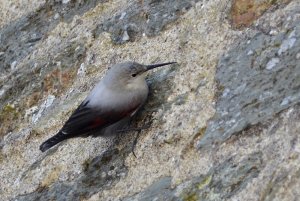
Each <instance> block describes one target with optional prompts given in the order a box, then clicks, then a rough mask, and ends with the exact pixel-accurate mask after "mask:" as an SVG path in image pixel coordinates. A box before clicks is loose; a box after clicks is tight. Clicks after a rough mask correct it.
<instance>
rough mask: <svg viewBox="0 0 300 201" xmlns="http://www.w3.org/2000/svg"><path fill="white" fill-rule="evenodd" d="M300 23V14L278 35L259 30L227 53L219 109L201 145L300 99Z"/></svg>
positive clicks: (222, 67) (223, 60)
mask: <svg viewBox="0 0 300 201" xmlns="http://www.w3.org/2000/svg"><path fill="white" fill-rule="evenodd" d="M299 24H300V20H299V19H298V20H296V21H294V22H293V23H287V24H286V29H284V30H283V31H282V32H280V33H278V34H277V35H275V36H272V35H265V34H264V33H258V34H256V35H255V36H254V37H253V38H248V39H247V41H250V42H247V41H245V42H241V43H238V44H235V46H234V47H233V48H232V49H231V50H230V51H229V52H227V53H226V54H225V55H224V56H222V58H221V59H220V61H219V64H218V67H217V73H216V79H217V83H218V89H219V91H218V99H217V106H216V114H215V117H214V118H213V120H212V121H211V122H210V123H209V125H208V128H207V130H206V133H205V136H204V138H202V139H201V140H200V141H199V142H198V147H199V148H203V147H210V146H211V145H212V144H215V145H217V144H219V143H222V142H224V141H226V140H228V139H229V138H230V137H231V136H232V135H238V134H239V132H240V131H242V130H243V129H245V128H247V127H249V126H252V125H255V124H257V123H259V122H262V121H265V120H267V119H270V118H272V117H273V116H274V115H276V114H277V113H279V112H281V111H283V110H284V109H286V108H288V107H290V106H292V105H295V104H297V103H299V102H300V91H299V89H300V79H299V78H300V63H299V61H298V60H297V59H295V58H296V55H297V53H298V52H299V51H300V26H299ZM284 25H285V24H284ZM249 51H254V54H251V55H249V54H248V53H249Z"/></svg>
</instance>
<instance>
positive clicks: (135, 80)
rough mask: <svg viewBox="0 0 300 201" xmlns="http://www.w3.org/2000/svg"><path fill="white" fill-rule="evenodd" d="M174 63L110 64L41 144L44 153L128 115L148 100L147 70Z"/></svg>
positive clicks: (130, 115)
mask: <svg viewBox="0 0 300 201" xmlns="http://www.w3.org/2000/svg"><path fill="white" fill-rule="evenodd" d="M175 63H176V62H167V63H159V64H152V65H143V64H139V63H137V62H133V61H128V62H124V63H118V64H115V65H113V66H112V67H111V68H110V69H109V70H108V71H107V73H106V74H105V76H104V77H103V78H102V79H101V80H100V82H99V83H98V84H96V85H95V87H94V88H93V89H92V90H91V92H90V93H89V95H88V96H87V97H86V98H85V99H84V100H83V101H82V103H81V104H80V105H79V106H78V108H77V109H76V110H75V111H74V112H73V113H72V114H71V116H70V117H69V119H68V120H67V121H66V122H65V124H64V125H63V126H62V128H61V129H60V130H59V132H58V133H57V134H56V135H54V136H53V137H51V138H49V139H48V140H46V141H45V142H43V143H42V144H41V145H40V150H41V151H42V152H45V151H46V150H48V149H50V148H51V147H53V146H55V145H56V144H58V143H60V142H62V141H64V140H67V139H69V138H74V137H80V136H84V135H86V134H87V133H90V132H91V131H94V130H104V129H105V128H108V127H112V126H114V125H117V124H118V123H119V122H121V121H122V120H123V119H125V118H131V117H132V116H134V114H136V112H137V111H138V110H139V109H140V108H141V107H142V106H143V105H144V103H145V102H146V100H147V97H148V93H149V87H148V85H147V82H146V79H145V78H146V72H147V71H149V70H152V69H154V68H157V67H161V66H166V65H171V64H175Z"/></svg>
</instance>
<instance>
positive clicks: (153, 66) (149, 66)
mask: <svg viewBox="0 0 300 201" xmlns="http://www.w3.org/2000/svg"><path fill="white" fill-rule="evenodd" d="M176 63H177V62H168V63H161V64H152V65H145V66H146V68H147V71H148V70H151V69H154V68H157V67H160V66H166V65H170V64H176Z"/></svg>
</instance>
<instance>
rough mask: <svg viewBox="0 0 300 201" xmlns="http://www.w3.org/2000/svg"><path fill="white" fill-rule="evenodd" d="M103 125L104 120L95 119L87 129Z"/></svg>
mask: <svg viewBox="0 0 300 201" xmlns="http://www.w3.org/2000/svg"><path fill="white" fill-rule="evenodd" d="M105 123H106V121H105V120H104V119H102V118H100V117H96V118H95V120H93V121H92V123H91V125H90V126H89V128H97V127H100V126H102V125H104V124H105Z"/></svg>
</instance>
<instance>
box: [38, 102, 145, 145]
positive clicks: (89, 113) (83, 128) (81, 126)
mask: <svg viewBox="0 0 300 201" xmlns="http://www.w3.org/2000/svg"><path fill="white" fill-rule="evenodd" d="M139 107H140V104H131V105H128V106H127V107H126V109H124V110H122V111H120V110H113V109H111V110H108V109H106V108H105V109H102V110H101V109H97V110H96V109H94V108H90V107H89V106H88V102H83V103H82V104H81V105H80V106H79V107H78V108H77V109H76V110H75V111H74V112H73V113H72V115H71V116H70V118H69V119H68V120H67V122H66V123H65V124H64V126H63V127H62V129H61V130H60V131H59V132H58V133H57V134H56V135H55V136H53V137H51V138H50V139H48V140H47V141H45V142H44V143H43V144H42V145H41V146H40V150H41V151H46V150H47V149H49V148H51V147H52V146H54V145H55V144H57V143H59V142H61V141H63V140H65V139H68V138H72V137H77V136H80V135H83V134H86V133H89V132H90V131H93V130H95V129H102V128H105V127H107V126H109V125H112V124H114V123H116V122H118V121H119V120H121V119H123V118H125V117H127V116H130V115H131V114H132V113H133V112H135V111H136V110H137V109H138V108H139Z"/></svg>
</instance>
